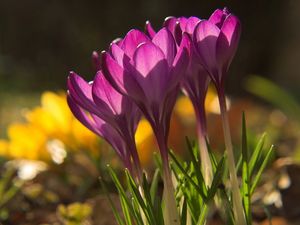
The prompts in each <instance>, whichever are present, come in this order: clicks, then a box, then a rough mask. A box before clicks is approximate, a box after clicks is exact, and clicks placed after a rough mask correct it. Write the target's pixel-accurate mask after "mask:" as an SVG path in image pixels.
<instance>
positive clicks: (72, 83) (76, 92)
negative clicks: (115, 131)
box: [68, 72, 114, 124]
mask: <svg viewBox="0 0 300 225" xmlns="http://www.w3.org/2000/svg"><path fill="white" fill-rule="evenodd" d="M68 90H69V94H70V95H71V96H72V98H73V99H74V100H75V102H76V103H77V104H78V105H79V106H80V107H82V108H83V109H85V110H87V111H89V112H90V113H93V114H96V115H97V116H98V117H100V118H101V119H103V120H105V121H107V122H110V123H112V124H113V123H114V121H113V118H112V117H111V116H110V115H109V113H108V111H109V108H108V107H97V106H96V104H95V103H94V99H93V97H92V84H90V83H87V82H86V81H85V80H84V79H82V78H81V77H80V76H78V75H77V74H75V73H74V72H71V73H70V76H69V78H68Z"/></svg>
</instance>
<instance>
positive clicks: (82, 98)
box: [68, 72, 97, 113]
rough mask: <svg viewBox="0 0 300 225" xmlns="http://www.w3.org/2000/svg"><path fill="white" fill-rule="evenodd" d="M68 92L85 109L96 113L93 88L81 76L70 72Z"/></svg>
mask: <svg viewBox="0 0 300 225" xmlns="http://www.w3.org/2000/svg"><path fill="white" fill-rule="evenodd" d="M68 90H69V93H70V95H71V96H72V97H73V99H74V100H75V101H76V102H77V103H78V104H79V105H80V106H81V107H83V108H84V109H86V110H88V111H91V112H94V113H96V111H97V109H96V108H95V104H94V102H93V97H92V87H91V84H89V83H87V82H86V81H85V80H84V79H82V78H81V77H80V76H79V75H77V74H76V73H74V72H70V75H69V77H68Z"/></svg>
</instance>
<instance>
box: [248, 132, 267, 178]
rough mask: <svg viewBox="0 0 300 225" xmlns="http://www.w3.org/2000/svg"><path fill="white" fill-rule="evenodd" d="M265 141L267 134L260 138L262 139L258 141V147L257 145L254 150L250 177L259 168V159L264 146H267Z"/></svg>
mask: <svg viewBox="0 0 300 225" xmlns="http://www.w3.org/2000/svg"><path fill="white" fill-rule="evenodd" d="M265 139H266V133H264V134H263V135H262V136H261V137H260V139H259V141H258V143H257V145H256V147H255V149H254V151H253V153H252V156H251V158H250V162H249V174H250V177H252V175H253V171H254V170H255V169H256V167H257V164H258V159H259V157H260V155H261V152H262V149H263V147H264V144H265Z"/></svg>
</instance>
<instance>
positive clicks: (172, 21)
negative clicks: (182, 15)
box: [163, 16, 178, 34]
mask: <svg viewBox="0 0 300 225" xmlns="http://www.w3.org/2000/svg"><path fill="white" fill-rule="evenodd" d="M177 22H178V20H177V18H176V17H173V16H169V17H167V18H166V19H165V21H164V24H163V26H164V27H166V28H167V29H168V30H169V31H171V33H172V34H174V31H175V27H176V24H177Z"/></svg>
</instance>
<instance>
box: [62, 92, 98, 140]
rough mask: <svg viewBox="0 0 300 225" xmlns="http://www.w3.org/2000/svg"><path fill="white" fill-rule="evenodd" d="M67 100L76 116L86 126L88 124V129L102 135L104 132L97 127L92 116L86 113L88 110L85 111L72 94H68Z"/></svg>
mask: <svg viewBox="0 0 300 225" xmlns="http://www.w3.org/2000/svg"><path fill="white" fill-rule="evenodd" d="M67 102H68V105H69V107H70V109H71V111H72V113H73V114H74V116H75V117H76V118H77V119H78V120H79V121H80V122H81V123H82V124H83V125H84V126H86V127H87V128H88V129H90V130H91V131H93V132H94V133H96V134H98V135H99V136H102V133H101V132H100V131H99V130H97V129H96V127H97V125H96V124H95V123H94V122H93V121H92V120H91V118H90V117H89V116H88V115H87V114H86V112H84V110H83V109H82V108H81V107H79V106H78V105H77V104H76V102H75V101H74V99H73V98H72V96H70V95H69V94H68V95H67ZM102 122H103V121H102Z"/></svg>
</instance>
